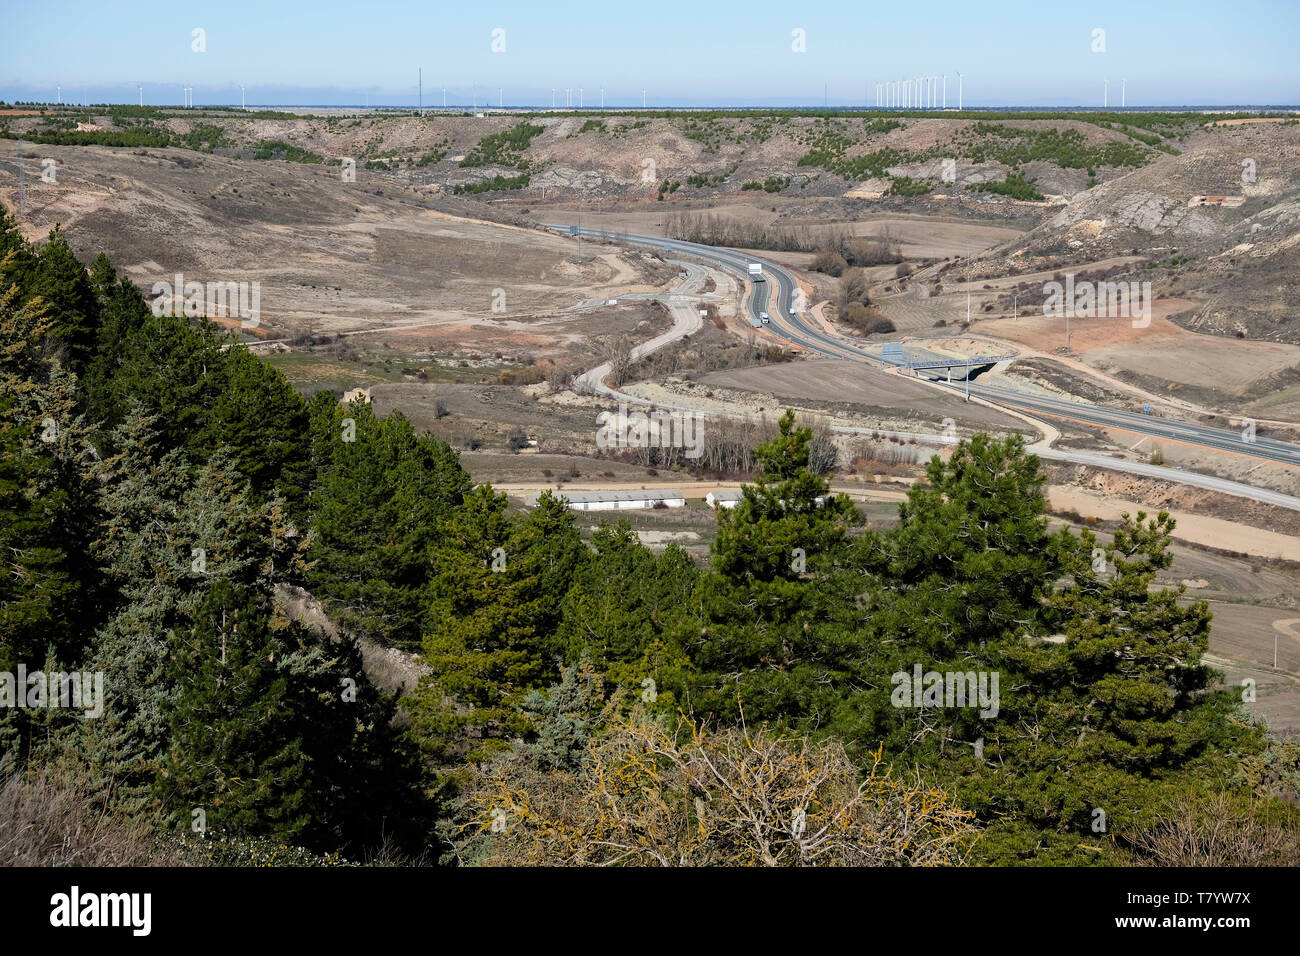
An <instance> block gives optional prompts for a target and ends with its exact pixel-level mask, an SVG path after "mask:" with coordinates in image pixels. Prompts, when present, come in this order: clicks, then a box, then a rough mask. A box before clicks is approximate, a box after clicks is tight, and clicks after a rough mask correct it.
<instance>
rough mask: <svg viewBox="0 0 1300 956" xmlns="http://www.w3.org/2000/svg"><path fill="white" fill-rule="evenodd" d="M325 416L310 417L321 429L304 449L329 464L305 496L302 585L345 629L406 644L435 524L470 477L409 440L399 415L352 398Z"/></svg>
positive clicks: (438, 446)
mask: <svg viewBox="0 0 1300 956" xmlns="http://www.w3.org/2000/svg"><path fill="white" fill-rule="evenodd" d="M345 412H346V414H345ZM333 417H334V423H333V424H332V425H331V424H329V422H328V420H327V419H326V418H325V416H323V415H320V414H318V415H317V417H316V419H315V421H314V425H315V426H316V427H318V428H324V429H326V433H325V434H324V435H320V434H318V435H316V436H314V437H313V441H312V444H313V447H316V448H318V449H319V448H321V447H322V446H323V445H327V446H328V447H329V448H330V449H331V452H330V453H331V454H332V457H333V463H332V467H331V469H330V471H329V473H328V474H326V475H325V476H324V478H323V479H322V480H321V483H320V486H319V488H317V489H316V492H315V493H314V494H313V496H312V511H313V513H314V520H313V531H314V532H315V538H314V543H313V546H312V549H311V552H310V558H311V561H312V562H313V565H314V566H313V568H312V571H311V574H310V578H309V580H310V583H311V588H312V590H313V592H315V593H316V594H317V596H319V597H320V598H322V599H323V600H327V601H329V602H330V606H331V608H332V609H333V610H335V612H336V613H338V614H339V615H340V617H341V619H342V620H343V621H344V622H345V623H347V624H348V625H349V626H351V627H353V628H356V629H357V630H359V631H361V632H363V633H365V634H367V635H369V636H371V637H373V638H375V639H376V640H379V641H381V642H383V643H386V644H395V645H405V646H414V645H415V644H416V643H417V642H418V640H419V638H420V631H421V628H420V623H421V620H422V614H421V602H422V592H423V589H424V587H425V585H426V584H427V582H428V580H429V575H430V568H429V553H430V551H431V549H432V548H433V546H434V544H435V542H436V540H437V530H438V526H439V522H440V521H441V520H442V519H443V518H444V517H446V516H447V515H448V514H449V513H450V512H451V510H452V509H453V508H455V507H456V506H457V505H458V504H459V503H460V501H461V500H462V497H463V495H464V494H465V492H466V491H467V490H468V488H469V485H470V482H469V476H468V475H467V474H466V473H465V471H464V470H463V469H462V468H461V466H460V460H459V458H458V457H457V456H456V453H455V452H453V451H452V450H451V449H450V448H449V447H448V446H447V444H446V443H445V442H440V441H436V440H434V439H432V438H429V437H428V436H417V435H416V434H415V430H414V429H413V428H412V427H411V424H410V422H408V421H407V420H406V418H405V417H403V416H402V415H401V414H400V413H397V412H394V413H393V414H391V415H389V416H388V417H387V418H383V419H381V418H377V417H376V416H375V414H374V412H373V411H372V410H371V408H370V406H369V405H368V404H366V403H364V402H354V403H353V404H352V405H351V406H349V408H347V409H346V410H344V409H339V410H338V411H337V412H336V413H335V414H334V416H333ZM346 420H350V421H351V424H348V422H347V421H346ZM353 438H355V440H352V439H353Z"/></svg>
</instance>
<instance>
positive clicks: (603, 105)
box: [600, 86, 605, 110]
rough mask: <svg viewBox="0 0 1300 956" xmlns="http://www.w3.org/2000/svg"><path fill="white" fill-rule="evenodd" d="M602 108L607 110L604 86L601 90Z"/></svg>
mask: <svg viewBox="0 0 1300 956" xmlns="http://www.w3.org/2000/svg"><path fill="white" fill-rule="evenodd" d="M600 108H601V109H602V110H603V109H604V108H605V88H604V87H603V86H602V87H601V88H600Z"/></svg>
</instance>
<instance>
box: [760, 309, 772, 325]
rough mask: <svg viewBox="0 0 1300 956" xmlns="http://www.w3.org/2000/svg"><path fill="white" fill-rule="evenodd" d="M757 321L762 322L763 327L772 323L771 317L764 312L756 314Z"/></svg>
mask: <svg viewBox="0 0 1300 956" xmlns="http://www.w3.org/2000/svg"><path fill="white" fill-rule="evenodd" d="M758 320H759V321H760V322H762V323H763V324H764V325H767V323H768V322H771V321H772V317H771V316H770V315H768V314H767V313H766V312H760V313H758Z"/></svg>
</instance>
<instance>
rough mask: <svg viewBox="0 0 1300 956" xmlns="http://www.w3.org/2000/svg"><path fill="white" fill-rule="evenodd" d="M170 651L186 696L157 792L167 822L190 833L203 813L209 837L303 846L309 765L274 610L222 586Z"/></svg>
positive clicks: (174, 719)
mask: <svg viewBox="0 0 1300 956" xmlns="http://www.w3.org/2000/svg"><path fill="white" fill-rule="evenodd" d="M169 643H170V645H171V647H170V652H171V653H170V658H171V660H170V664H169V667H168V675H169V679H170V682H171V683H172V684H173V685H174V686H175V687H176V689H177V690H176V699H175V703H174V704H173V705H172V707H171V708H170V738H169V745H168V748H167V754H166V757H165V759H164V760H163V762H162V765H161V767H160V769H159V773H158V777H157V781H156V784H155V792H156V794H157V796H158V798H159V800H160V801H161V803H162V808H163V811H164V813H166V814H167V815H168V816H170V818H171V819H172V821H173V823H174V824H176V825H179V826H183V827H188V825H189V823H190V820H191V814H192V812H193V810H195V809H201V810H203V811H204V813H205V815H206V823H207V825H208V826H210V827H214V828H220V829H224V830H226V831H228V832H233V833H235V834H240V835H242V834H270V835H274V836H277V837H281V838H285V839H290V840H292V839H294V838H295V837H297V836H298V835H299V834H301V833H302V832H303V831H304V830H305V829H306V828H307V827H308V825H309V824H310V822H311V812H310V809H311V808H310V799H311V798H310V794H309V793H308V792H307V782H308V761H307V758H306V756H305V755H304V753H303V742H302V739H301V737H300V736H297V735H296V734H294V733H293V732H292V730H293V725H294V719H293V718H294V715H293V711H292V706H291V703H290V690H289V681H288V678H287V677H286V675H285V674H284V673H283V672H282V671H281V670H280V667H279V666H278V664H277V659H278V658H281V657H282V656H283V655H284V653H285V648H284V644H283V643H282V642H281V641H280V640H278V639H277V638H276V637H275V636H274V634H273V633H272V631H271V628H270V619H269V614H268V611H267V609H266V607H265V606H264V605H263V603H262V602H261V601H259V599H258V598H257V597H256V595H255V593H254V592H252V591H251V590H250V589H248V588H243V587H239V586H237V585H234V584H232V583H230V582H229V581H225V580H217V581H214V582H213V583H212V585H211V588H210V589H209V591H208V593H207V595H206V596H205V598H204V599H203V601H202V602H201V603H200V604H199V606H198V608H197V609H196V612H195V615H194V623H193V625H192V626H190V627H188V628H183V629H178V630H176V631H174V632H173V635H172V638H171V640H170V642H169Z"/></svg>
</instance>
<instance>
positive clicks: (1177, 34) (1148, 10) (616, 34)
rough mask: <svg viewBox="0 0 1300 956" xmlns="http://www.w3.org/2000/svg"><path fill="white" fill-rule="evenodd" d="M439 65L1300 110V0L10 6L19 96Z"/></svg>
mask: <svg viewBox="0 0 1300 956" xmlns="http://www.w3.org/2000/svg"><path fill="white" fill-rule="evenodd" d="M20 4H21V5H20ZM886 7H888V9H886ZM196 30H198V31H202V32H201V33H200V34H198V35H197V37H196V34H195V31H196ZM494 31H500V32H494ZM800 31H801V32H800ZM1097 31H1104V32H1103V33H1102V34H1098V33H1097ZM200 40H201V41H202V42H201V43H200V42H199V41H200ZM1099 41H1100V42H1099ZM200 46H201V47H202V49H201V50H200V49H198V47H200ZM1099 46H1100V47H1101V49H1097V47H1099ZM800 48H801V49H800ZM420 70H422V71H423V86H424V96H423V102H424V105H426V106H440V105H442V96H443V93H442V90H443V88H444V87H446V90H447V94H446V95H447V103H448V105H470V104H471V102H474V103H477V104H479V105H483V104H484V103H485V102H486V103H488V105H496V104H497V103H498V102H502V103H504V104H505V105H506V106H511V105H515V106H549V105H550V104H551V102H552V90H558V92H557V93H556V94H555V98H556V102H557V103H558V104H560V105H563V104H564V101H565V93H564V90H565V89H566V88H570V89H572V91H573V92H572V94H571V97H572V103H573V105H575V106H576V105H578V98H579V93H578V90H579V88H581V89H582V102H583V105H585V106H587V107H594V106H598V105H599V103H600V95H601V94H600V90H601V88H602V87H603V88H604V90H605V94H604V95H605V105H606V106H611V107H613V106H640V105H641V102H642V94H641V91H642V90H643V89H644V90H645V91H646V94H645V102H646V104H647V105H648V106H652V107H654V106H660V107H662V106H725V105H735V106H796V105H801V106H820V105H822V103H823V102H826V103H827V104H828V105H831V106H861V105H864V104H865V105H874V104H875V95H876V93H875V84H876V83H878V82H884V81H888V80H895V79H899V78H905V77H915V76H922V75H926V76H929V75H937V76H942V75H944V74H947V76H948V105H949V106H955V105H956V102H957V86H958V80H957V72H958V71H960V72H961V73H962V74H964V77H963V80H962V81H961V85H962V87H963V105H966V106H1027V107H1033V106H1101V105H1102V98H1103V90H1104V81H1105V80H1106V79H1107V78H1109V80H1110V95H1111V98H1110V101H1109V103H1110V105H1111V106H1115V105H1118V103H1119V101H1120V86H1121V80H1125V81H1126V86H1127V104H1128V105H1129V106H1186V105H1198V106H1200V105H1204V106H1223V105H1242V104H1253V105H1292V104H1297V103H1300V0H1234V2H1231V3H1227V2H1217V3H1216V2H1208V0H1183V2H1166V0H1128V2H1121V3H1112V2H1104V0H1101V2H1098V0H1094V2H1089V3H1075V2H1070V0H1064V2H1061V0H1034V2H1022V0H1001V2H999V0H987V2H977V0H960V2H959V0H928V2H909V3H894V4H866V3H863V2H861V0H835V2H833V3H825V2H822V3H816V4H804V3H790V2H784V3H778V2H770V0H751V2H746V3H733V2H725V0H724V2H713V0H704V2H701V0H690V2H682V0H654V2H648V0H622V2H609V0H602V2H599V3H596V2H579V3H567V2H563V0H561V2H558V3H557V2H551V3H546V2H529V3H466V2H463V0H458V2H455V3H440V2H422V3H398V2H391V0H366V2H356V0H314V2H311V3H297V2H278V0H272V2H267V0H260V2H247V0H223V2H218V3H206V2H198V3H193V2H192V3H184V4H178V3H176V2H175V0H128V2H127V3H124V4H122V3H104V2H103V0H94V2H85V0H58V2H52V0H45V2H34V0H0V99H4V100H6V101H14V100H42V101H46V100H48V101H51V102H52V101H54V100H55V99H56V97H57V96H58V95H60V94H59V93H58V92H56V87H58V86H61V87H62V92H61V96H62V98H63V101H64V102H82V101H83V100H85V101H88V102H120V103H125V102H132V103H134V102H138V98H139V95H140V94H139V92H138V89H137V87H138V85H142V86H143V88H144V89H143V95H144V102H145V103H146V104H153V105H172V104H180V103H181V102H182V101H183V97H184V93H183V92H182V88H183V87H186V86H189V87H193V89H194V94H193V101H194V103H195V105H204V104H236V105H238V103H239V102H240V91H239V85H240V84H241V83H242V84H244V85H245V87H246V88H247V89H246V94H245V95H246V101H247V103H248V104H250V105H255V104H258V105H299V106H306V105H332V104H335V105H364V104H366V103H369V105H371V106H378V105H388V106H414V105H416V103H417V71H420ZM939 85H940V87H941V86H942V80H940V83H939ZM498 91H500V92H498Z"/></svg>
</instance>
